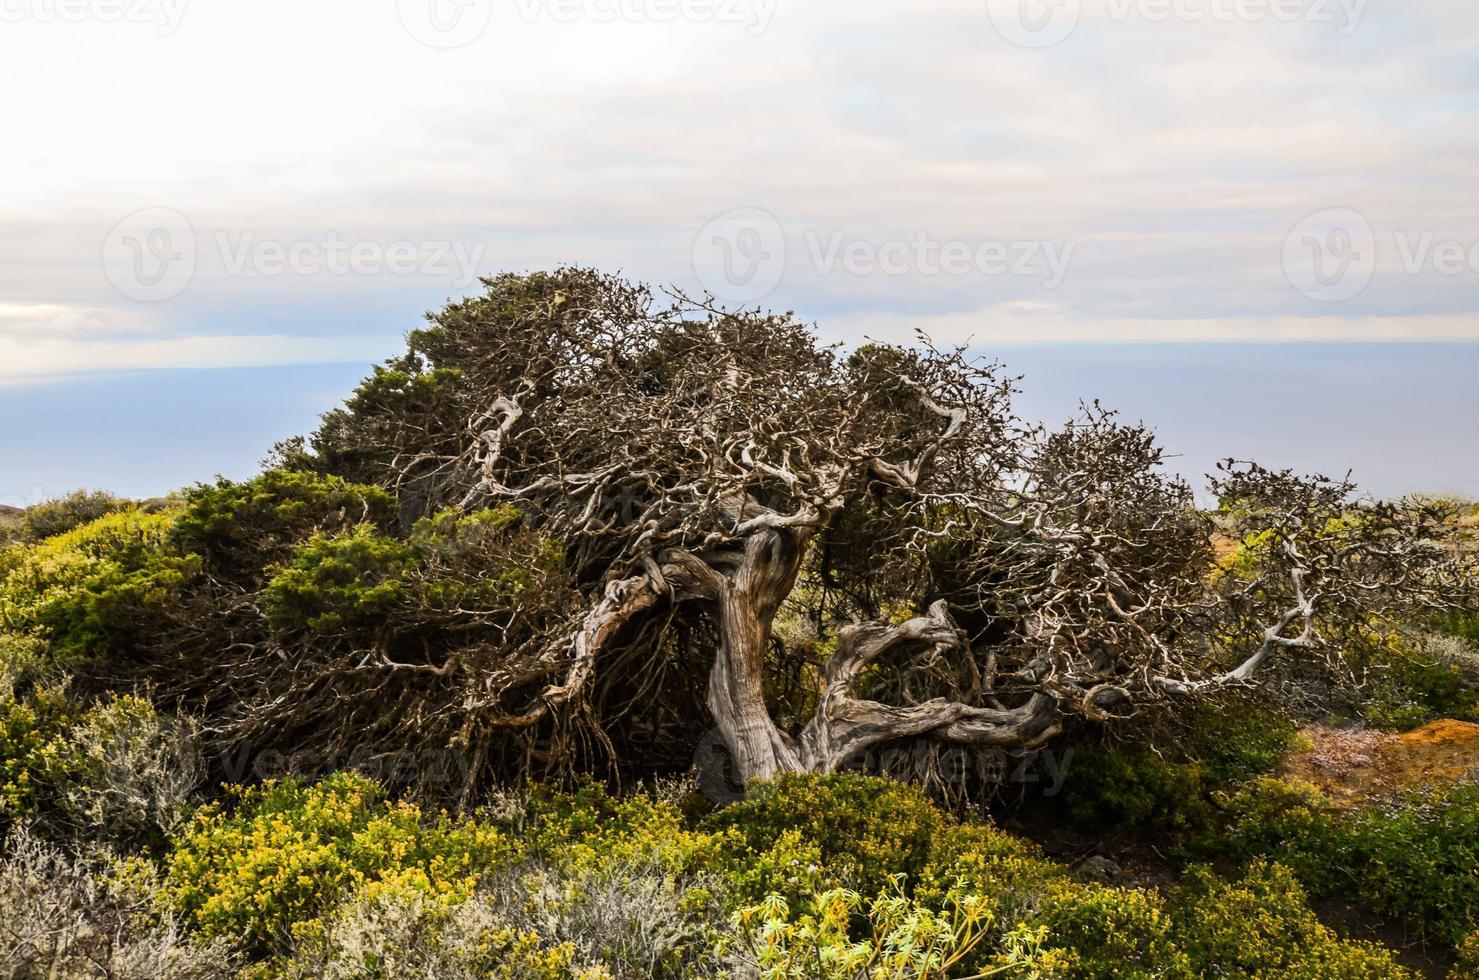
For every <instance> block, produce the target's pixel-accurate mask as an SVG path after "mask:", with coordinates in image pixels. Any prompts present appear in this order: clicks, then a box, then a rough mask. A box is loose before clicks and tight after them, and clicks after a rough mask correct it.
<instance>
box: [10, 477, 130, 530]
mask: <svg viewBox="0 0 1479 980" xmlns="http://www.w3.org/2000/svg"><path fill="white" fill-rule="evenodd" d="M132 506H133V504H131V503H130V502H129V501H127V500H121V499H119V498H118V497H115V496H113V495H112V494H110V493H106V492H104V491H102V490H76V491H74V492H72V493H69V494H67V495H66V496H65V497H58V498H57V499H56V500H48V501H47V502H45V503H41V504H36V505H35V506H33V507H28V508H27V509H26V511H25V513H24V514H23V515H22V516H21V520H20V537H21V539H22V540H24V541H29V542H32V543H34V542H37V541H45V540H46V539H47V538H53V537H56V536H57V535H58V534H66V533H67V532H68V531H71V530H73V529H74V528H79V527H81V526H82V525H84V524H91V523H92V522H93V521H95V520H97V519H98V518H100V517H104V516H106V515H108V514H111V513H113V512H114V511H119V510H125V509H128V508H130V507H132Z"/></svg>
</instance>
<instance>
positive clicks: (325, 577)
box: [262, 524, 416, 633]
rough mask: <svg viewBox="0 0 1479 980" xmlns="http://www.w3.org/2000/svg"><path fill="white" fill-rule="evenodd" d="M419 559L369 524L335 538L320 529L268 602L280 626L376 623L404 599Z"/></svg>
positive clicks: (275, 580)
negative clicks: (407, 584) (409, 579)
mask: <svg viewBox="0 0 1479 980" xmlns="http://www.w3.org/2000/svg"><path fill="white" fill-rule="evenodd" d="M415 560H416V559H415V554H414V552H413V550H412V549H411V547H410V546H409V545H407V544H406V543H405V542H403V541H400V540H397V539H396V538H392V537H389V536H388V535H384V534H381V533H380V532H378V531H376V530H375V528H374V527H372V526H371V525H369V524H360V525H358V526H356V527H355V528H353V529H352V530H350V531H347V532H345V533H343V534H339V535H335V536H333V537H329V536H327V535H325V534H322V533H315V534H314V535H313V537H311V538H309V539H308V540H307V541H306V542H304V543H303V544H301V545H299V546H298V548H297V549H296V550H295V551H294V552H293V557H292V559H291V560H290V561H289V562H288V563H287V564H286V565H283V566H281V567H280V568H278V569H277V571H276V573H275V574H274V575H273V576H272V580H271V581H270V582H268V583H267V588H266V589H265V590H263V592H262V606H263V609H264V611H265V612H266V613H267V619H268V621H269V622H270V623H271V624H272V625H273V626H274V627H275V628H277V629H279V630H286V629H309V630H315V631H318V632H324V633H330V632H334V631H337V630H339V629H342V628H344V627H349V628H351V629H353V628H364V627H367V626H372V625H373V624H374V623H375V622H376V621H377V620H380V619H382V618H383V617H384V616H385V614H386V613H387V612H389V611H390V610H391V609H392V608H394V607H395V606H396V605H397V604H398V603H400V602H401V601H403V599H404V593H405V590H406V580H407V578H408V577H409V575H410V573H411V571H412V570H413V569H414V567H415Z"/></svg>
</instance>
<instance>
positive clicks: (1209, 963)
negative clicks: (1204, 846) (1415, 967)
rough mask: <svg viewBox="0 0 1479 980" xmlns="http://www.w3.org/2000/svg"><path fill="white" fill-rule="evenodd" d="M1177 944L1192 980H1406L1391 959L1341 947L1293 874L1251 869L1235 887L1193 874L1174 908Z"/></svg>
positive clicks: (1366, 948) (1351, 945) (1201, 871)
mask: <svg viewBox="0 0 1479 980" xmlns="http://www.w3.org/2000/svg"><path fill="white" fill-rule="evenodd" d="M1173 916H1174V919H1175V922H1176V929H1177V937H1178V939H1179V940H1180V943H1181V946H1182V948H1183V949H1184V950H1185V951H1186V953H1187V955H1188V956H1189V957H1190V960H1191V964H1192V967H1193V969H1194V970H1195V971H1196V973H1195V975H1196V976H1201V977H1263V978H1267V980H1367V978H1369V980H1392V978H1403V977H1412V976H1414V975H1413V974H1412V973H1410V972H1409V971H1407V970H1406V969H1404V968H1402V967H1401V966H1400V965H1398V964H1397V963H1396V961H1395V960H1393V959H1392V956H1391V953H1390V952H1389V951H1387V950H1384V949H1382V948H1381V947H1379V946H1375V945H1373V944H1370V943H1362V942H1351V941H1348V940H1342V939H1341V938H1340V937H1338V936H1337V935H1336V934H1335V933H1333V932H1331V931H1330V930H1329V929H1328V928H1326V927H1325V926H1324V925H1322V924H1321V923H1320V921H1319V919H1318V918H1316V917H1315V914H1314V912H1312V911H1311V910H1310V908H1309V904H1308V902H1307V900H1306V897H1305V893H1304V890H1303V889H1302V888H1301V887H1300V885H1299V882H1298V880H1297V879H1296V878H1295V876H1294V874H1293V873H1292V872H1290V871H1289V870H1288V869H1286V868H1283V867H1280V866H1279V865H1277V864H1268V863H1265V862H1261V861H1260V862H1256V863H1254V864H1253V865H1252V866H1250V867H1249V868H1248V870H1247V872H1246V873H1245V874H1244V876H1243V877H1242V879H1241V880H1239V881H1236V882H1228V881H1224V880H1222V879H1220V878H1218V877H1216V876H1215V875H1213V874H1212V873H1211V872H1210V871H1209V870H1207V869H1205V868H1194V869H1192V870H1191V871H1190V872H1189V873H1188V875H1187V878H1186V881H1185V882H1184V884H1183V885H1182V886H1181V888H1180V890H1179V892H1178V894H1177V896H1176V901H1175V903H1174V905H1173Z"/></svg>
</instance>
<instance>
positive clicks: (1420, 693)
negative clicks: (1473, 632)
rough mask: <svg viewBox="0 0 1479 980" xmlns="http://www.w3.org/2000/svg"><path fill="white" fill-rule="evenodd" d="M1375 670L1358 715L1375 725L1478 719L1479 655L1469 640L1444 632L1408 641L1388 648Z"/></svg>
mask: <svg viewBox="0 0 1479 980" xmlns="http://www.w3.org/2000/svg"><path fill="white" fill-rule="evenodd" d="M1373 667H1374V669H1372V670H1370V671H1369V672H1368V676H1369V679H1370V681H1369V683H1368V684H1367V686H1366V688H1365V690H1364V691H1363V692H1362V698H1361V700H1360V702H1359V705H1358V710H1357V712H1356V713H1357V714H1359V715H1360V716H1362V717H1364V718H1365V719H1367V720H1368V721H1369V722H1370V723H1371V724H1373V725H1375V726H1376V727H1378V728H1385V729H1389V730H1394V731H1409V730H1411V729H1414V728H1420V727H1422V726H1423V725H1426V724H1427V723H1428V722H1431V721H1435V720H1437V719H1440V718H1453V719H1458V720H1460V721H1479V653H1476V652H1475V651H1474V650H1473V649H1472V648H1471V647H1469V646H1468V645H1467V641H1465V640H1462V639H1458V638H1455V637H1452V636H1444V635H1442V634H1427V635H1422V636H1419V637H1417V638H1415V639H1413V640H1406V639H1404V640H1403V641H1401V642H1397V643H1393V644H1390V645H1388V647H1387V648H1386V649H1384V650H1383V656H1382V657H1381V658H1380V660H1379V661H1378V662H1376V663H1375V664H1373Z"/></svg>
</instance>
